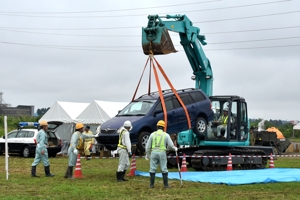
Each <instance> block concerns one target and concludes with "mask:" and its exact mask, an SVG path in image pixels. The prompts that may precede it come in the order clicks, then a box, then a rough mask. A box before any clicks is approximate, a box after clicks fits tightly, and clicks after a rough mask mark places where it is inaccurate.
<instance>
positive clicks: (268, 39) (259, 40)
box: [16, 36, 300, 48]
mask: <svg viewBox="0 0 300 200" xmlns="http://www.w3.org/2000/svg"><path fill="white" fill-rule="evenodd" d="M297 38H300V36H294V37H282V38H267V39H257V40H240V41H231V42H230V41H229V42H212V43H209V45H215V44H232V43H246V42H261V41H272V40H287V39H297ZM16 44H21V43H16ZM26 45H33V46H45V47H56V48H141V46H103V45H102V46H63V45H45V44H42V45H41V44H26ZM174 46H176V47H182V45H174Z"/></svg>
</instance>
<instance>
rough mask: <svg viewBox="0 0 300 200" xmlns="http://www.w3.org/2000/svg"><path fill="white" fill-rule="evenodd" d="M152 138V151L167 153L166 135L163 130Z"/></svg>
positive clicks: (155, 133)
mask: <svg viewBox="0 0 300 200" xmlns="http://www.w3.org/2000/svg"><path fill="white" fill-rule="evenodd" d="M153 134H154V135H153V137H152V148H151V149H152V151H153V150H154V151H155V150H158V151H166V150H167V148H166V147H165V137H166V133H165V132H163V130H160V129H159V130H158V131H156V132H154V133H153Z"/></svg>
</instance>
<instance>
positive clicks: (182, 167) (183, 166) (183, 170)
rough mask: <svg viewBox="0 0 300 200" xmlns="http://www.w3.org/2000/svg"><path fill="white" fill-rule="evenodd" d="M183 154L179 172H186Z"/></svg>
mask: <svg viewBox="0 0 300 200" xmlns="http://www.w3.org/2000/svg"><path fill="white" fill-rule="evenodd" d="M187 171H188V170H187V167H186V158H185V153H184V154H183V158H182V164H181V169H180V172H187Z"/></svg>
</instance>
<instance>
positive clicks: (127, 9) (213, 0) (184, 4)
mask: <svg viewBox="0 0 300 200" xmlns="http://www.w3.org/2000/svg"><path fill="white" fill-rule="evenodd" d="M216 1H222V0H211V1H200V2H193V3H183V4H173V5H165V6H152V7H144V8H125V9H118V10H101V11H81V12H3V11H0V13H3V14H5V13H7V14H10V13H13V14H14V13H22V14H78V13H99V12H122V11H130V10H146V9H153V8H166V7H167V8H169V7H178V6H186V5H195V4H203V3H212V2H216ZM286 1H289V0H286Z"/></svg>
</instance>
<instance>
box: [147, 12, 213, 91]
mask: <svg viewBox="0 0 300 200" xmlns="http://www.w3.org/2000/svg"><path fill="white" fill-rule="evenodd" d="M162 18H166V19H170V20H162ZM168 30H170V31H173V32H177V33H179V36H180V43H181V45H182V46H183V49H184V51H185V53H186V56H187V58H188V60H189V62H190V65H191V67H192V69H193V74H194V77H193V78H194V80H195V81H196V85H195V88H200V89H202V91H204V93H206V94H207V95H208V96H211V95H212V89H213V73H212V69H211V66H210V62H209V60H208V58H207V57H206V56H205V53H204V51H203V49H202V46H201V45H206V42H205V36H204V35H199V33H200V29H199V28H198V27H195V26H193V23H192V22H191V21H190V20H189V18H188V17H187V16H186V15H166V16H165V17H162V16H158V15H149V16H148V25H147V27H145V28H143V29H142V46H143V51H144V54H146V55H149V54H153V55H164V54H169V53H176V52H177V51H176V50H175V48H174V45H173V42H172V40H171V37H170V35H169V33H168Z"/></svg>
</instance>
